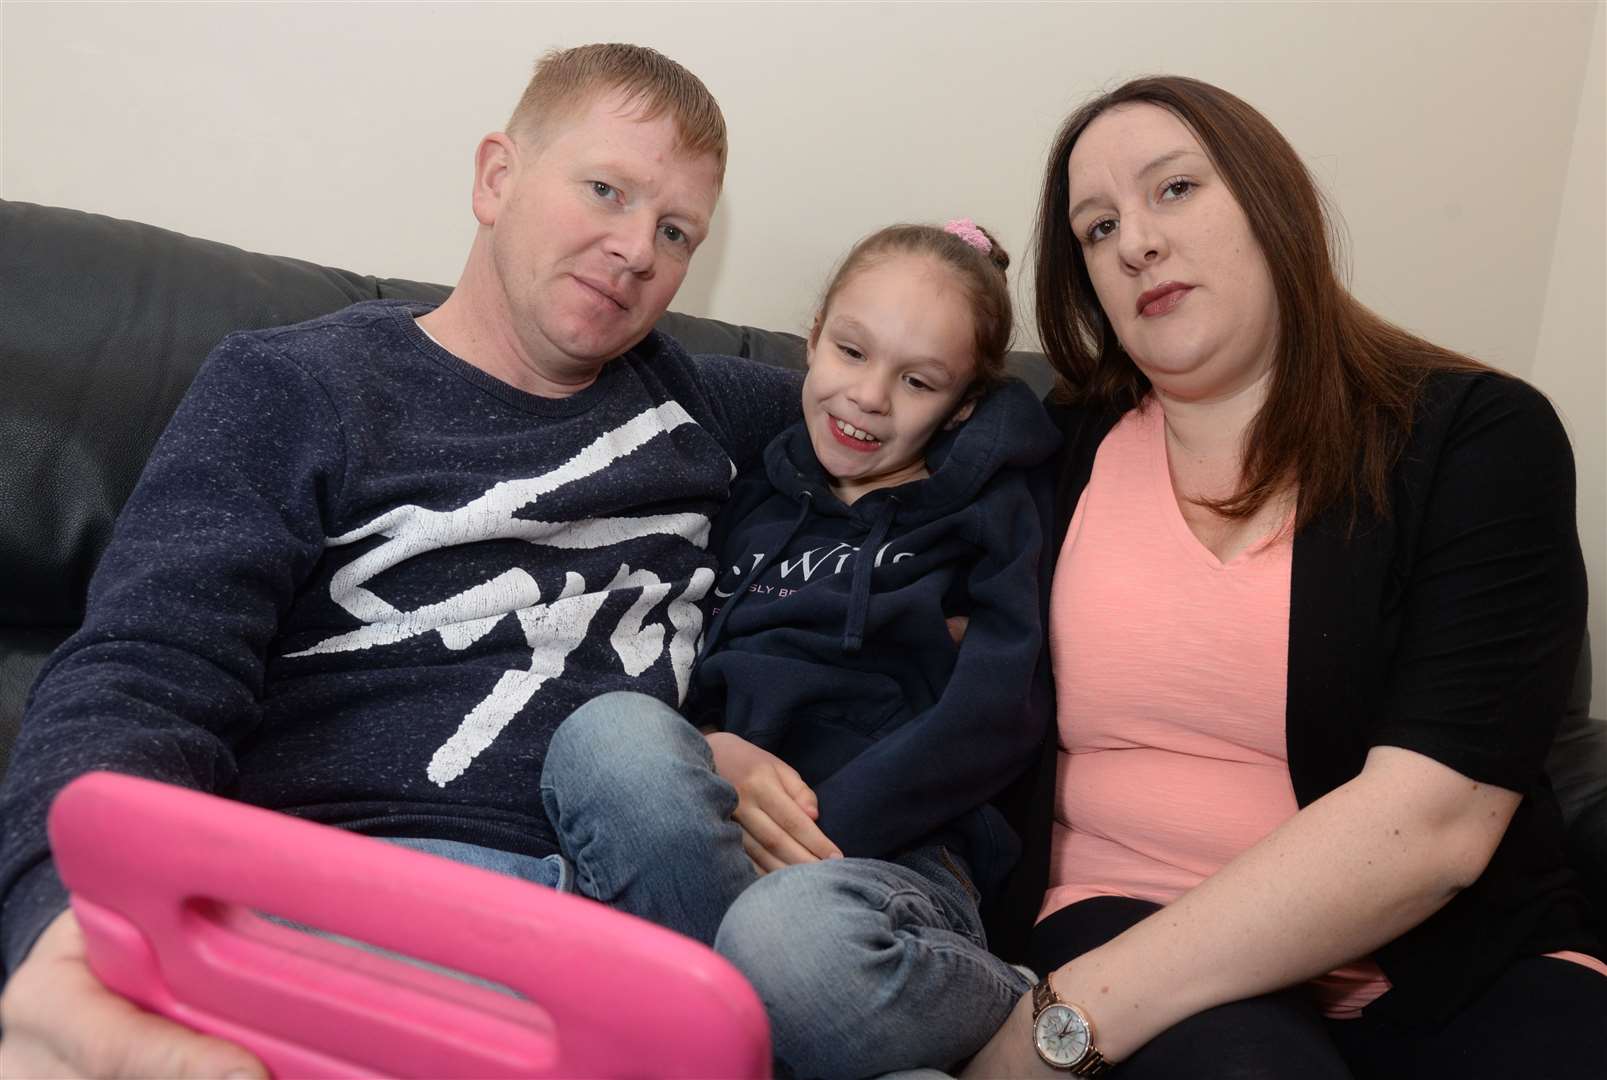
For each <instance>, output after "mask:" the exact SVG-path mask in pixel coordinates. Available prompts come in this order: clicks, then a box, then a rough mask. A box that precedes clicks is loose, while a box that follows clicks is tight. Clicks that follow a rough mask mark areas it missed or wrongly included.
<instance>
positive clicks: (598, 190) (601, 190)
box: [591, 180, 614, 199]
mask: <svg viewBox="0 0 1607 1080" xmlns="http://www.w3.org/2000/svg"><path fill="white" fill-rule="evenodd" d="M591 190H592V194H593V195H596V196H597V197H598V198H599V199H611V198H613V196H614V185H612V184H605V183H603V182H602V181H601V180H593V181H592V182H591Z"/></svg>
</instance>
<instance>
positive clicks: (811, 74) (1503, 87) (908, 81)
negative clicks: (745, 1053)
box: [0, 2, 1607, 709]
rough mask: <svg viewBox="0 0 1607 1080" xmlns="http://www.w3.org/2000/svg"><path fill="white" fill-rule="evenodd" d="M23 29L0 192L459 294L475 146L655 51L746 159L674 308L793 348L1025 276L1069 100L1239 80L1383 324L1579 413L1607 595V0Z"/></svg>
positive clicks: (1596, 553)
mask: <svg viewBox="0 0 1607 1080" xmlns="http://www.w3.org/2000/svg"><path fill="white" fill-rule="evenodd" d="M0 19H3V29H0V125H3V126H0V195H4V197H6V198H11V199H25V200H33V201H39V202H46V203H54V204H60V205H68V206H76V207H81V208H84V209H89V210H95V211H100V212H104V213H109V214H114V215H118V216H123V217H131V218H136V219H139V220H143V221H148V222H152V223H155V224H160V225H165V226H168V227H171V228H176V229H179V230H182V231H185V232H189V233H192V234H195V235H200V236H206V237H210V238H213V239H220V240H225V241H229V242H231V243H236V244H239V245H241V246H244V247H248V248H254V249H258V250H265V251H273V252H280V253H285V254H293V255H298V256H302V257H304V258H309V259H314V260H317V261H321V262H329V263H335V264H339V265H344V266H348V267H351V268H353V269H359V270H363V271H368V272H375V273H382V274H392V275H398V276H407V277H416V278H423V279H427V280H438V281H451V280H454V279H455V278H456V276H457V272H458V269H459V267H460V261H461V259H462V256H463V253H464V252H465V250H466V248H467V243H468V239H469V236H470V233H471V230H472V219H471V218H470V215H469V207H468V197H467V196H468V182H469V168H470V159H471V155H472V153H473V149H474V145H475V142H476V141H477V139H478V137H479V136H480V134H482V133H483V132H484V131H487V130H490V129H493V128H496V127H498V126H499V125H500V124H501V122H502V120H503V119H504V117H505V115H506V113H507V110H508V109H509V107H510V106H511V104H512V102H513V100H514V99H515V98H516V96H517V94H518V92H519V90H520V88H521V87H522V85H523V83H524V81H525V79H526V77H527V76H528V72H529V65H530V62H531V60H532V59H533V57H534V56H535V55H536V54H538V53H539V52H541V51H542V50H544V49H546V48H549V47H552V46H557V45H568V44H575V43H579V42H583V41H591V40H605V39H613V40H618V39H623V40H632V41H640V42H643V43H646V44H651V45H655V46H657V47H659V48H661V49H663V50H665V51H666V52H668V53H670V54H671V55H673V56H675V57H677V58H678V59H680V60H682V61H683V62H684V63H686V64H687V65H688V66H690V67H691V68H693V69H694V70H695V71H697V72H698V73H699V74H701V75H702V76H703V78H704V79H705V81H707V82H708V83H709V85H710V87H711V88H712V89H713V90H714V92H715V93H716V95H717V96H718V97H719V98H720V99H721V101H722V102H723V104H724V105H725V107H726V110H727V118H728V120H729V122H730V125H731V128H732V135H733V152H732V160H731V167H730V172H729V175H728V180H727V189H726V196H725V198H724V200H723V201H722V205H721V210H720V214H719V215H718V217H717V220H716V228H715V231H714V235H713V236H712V237H711V239H710V241H709V243H708V244H707V245H706V246H705V248H704V249H703V251H702V252H700V254H699V256H698V260H697V265H696V266H695V269H694V271H693V274H692V276H691V278H690V279H689V280H688V283H687V285H686V287H685V288H684V289H683V291H682V294H681V297H680V301H679V303H678V304H677V306H678V307H679V308H680V309H682V310H686V311H692V312H698V313H705V314H711V315H714V316H716V317H719V318H725V319H730V320H734V321H742V322H751V323H756V324H760V325H765V326H771V327H777V328H791V329H797V328H800V327H802V326H803V325H804V324H805V323H806V321H807V319H808V317H809V314H810V311H811V307H812V304H813V301H814V298H815V297H816V295H817V293H818V290H819V287H820V283H821V280H822V278H823V276H824V275H825V273H826V271H827V269H828V267H829V266H830V264H831V263H832V261H833V260H834V259H836V258H837V257H838V256H839V255H840V254H841V252H842V251H843V250H844V248H845V247H846V246H847V245H848V244H849V243H850V242H851V241H852V240H853V239H854V238H855V237H856V236H857V235H859V234H861V233H863V232H865V231H867V230H869V229H871V228H874V227H876V226H878V225H881V224H884V223H886V222H888V221H892V220H898V219H909V218H914V219H943V218H946V217H951V216H956V215H962V214H963V215H969V216H972V217H975V218H976V219H977V220H979V221H982V222H983V223H985V224H987V225H988V226H989V227H990V228H992V229H993V230H994V231H995V232H996V233H998V234H999V235H1000V236H1001V237H1002V238H1003V240H1004V242H1005V244H1006V246H1007V247H1009V248H1010V249H1011V250H1012V252H1014V253H1016V254H1017V256H1018V264H1019V265H1024V264H1025V263H1026V261H1027V260H1026V259H1025V255H1026V250H1025V248H1026V241H1027V239H1028V236H1029V231H1030V222H1031V218H1032V214H1033V206H1034V200H1035V197H1036V191H1037V187H1038V183H1039V170H1040V168H1041V157H1042V154H1043V152H1044V149H1045V146H1046V143H1047V141H1048V140H1049V138H1050V136H1051V134H1052V132H1053V129H1054V127H1055V125H1056V123H1057V122H1058V120H1059V119H1061V118H1062V117H1063V116H1064V115H1065V113H1066V112H1067V111H1068V110H1069V108H1070V107H1071V106H1072V105H1074V104H1075V103H1076V102H1077V101H1079V100H1080V99H1082V98H1083V97H1084V96H1086V95H1087V94H1088V93H1090V92H1091V91H1093V90H1096V89H1098V88H1100V87H1102V86H1106V85H1109V84H1112V83H1114V82H1115V81H1117V80H1119V79H1121V78H1124V77H1127V76H1130V75H1134V74H1139V73H1142V72H1149V71H1176V72H1181V73H1185V74H1192V75H1198V76H1200V77H1203V78H1206V79H1209V80H1212V81H1214V82H1218V83H1221V84H1222V85H1224V86H1227V87H1229V88H1230V89H1232V90H1234V91H1235V92H1237V93H1239V94H1240V95H1241V96H1243V97H1245V98H1247V99H1248V100H1249V101H1250V102H1252V103H1253V104H1255V105H1256V106H1258V107H1259V108H1261V109H1262V110H1263V111H1265V112H1266V113H1267V114H1268V115H1269V116H1270V117H1271V118H1272V119H1273V121H1274V122H1275V123H1277V124H1278V125H1279V126H1280V127H1281V128H1282V129H1283V130H1284V131H1285V132H1286V133H1287V134H1288V135H1289V136H1290V138H1291V139H1292V140H1293V142H1294V143H1295V145H1296V146H1297V147H1298V148H1299V149H1300V150H1301V151H1302V152H1303V153H1304V154H1305V155H1306V157H1307V160H1308V161H1309V162H1310V163H1311V165H1312V167H1313V169H1314V171H1315V172H1316V173H1317V175H1318V177H1319V178H1320V179H1321V181H1322V182H1323V183H1324V184H1325V185H1326V186H1327V188H1328V190H1329V192H1330V193H1331V194H1332V195H1333V197H1334V199H1335V202H1336V203H1337V205H1338V207H1339V208H1340V210H1341V212H1342V213H1343V215H1344V217H1345V220H1346V222H1347V223H1348V227H1349V234H1350V238H1351V253H1352V269H1353V273H1352V281H1353V284H1354V287H1355V289H1356V291H1357V292H1358V294H1359V295H1361V296H1362V297H1363V299H1365V300H1366V301H1367V302H1368V303H1370V304H1372V305H1373V306H1375V307H1376V308H1378V309H1379V310H1380V311H1382V312H1383V313H1384V314H1386V315H1388V316H1389V317H1391V318H1393V319H1395V320H1397V321H1399V322H1401V323H1403V324H1405V325H1407V326H1409V327H1411V328H1412V329H1414V330H1417V331H1419V332H1421V333H1423V334H1425V335H1427V336H1429V337H1431V338H1434V339H1435V340H1438V341H1442V342H1444V343H1446V344H1448V345H1451V346H1454V347H1457V348H1461V349H1465V350H1468V351H1471V352H1473V353H1475V354H1477V355H1479V356H1481V357H1483V358H1485V359H1487V360H1490V361H1491V362H1493V363H1496V364H1498V365H1500V366H1502V367H1506V368H1508V369H1510V370H1512V371H1515V372H1517V373H1519V374H1522V375H1525V376H1528V377H1532V378H1534V379H1535V381H1537V382H1538V383H1539V384H1540V385H1541V387H1542V388H1543V389H1545V390H1547V392H1548V393H1550V394H1551V395H1552V397H1553V399H1554V400H1556V401H1557V403H1558V405H1559V407H1561V408H1562V410H1563V411H1564V413H1565V415H1566V418H1567V421H1568V423H1569V427H1570V430H1571V432H1572V433H1573V436H1574V439H1575V442H1576V446H1577V448H1578V451H1579V454H1580V459H1581V462H1580V479H1581V487H1580V509H1581V525H1582V528H1583V529H1584V532H1585V543H1586V547H1587V552H1588V554H1589V558H1590V560H1591V574H1592V579H1593V585H1594V588H1595V591H1596V592H1597V594H1598V595H1601V594H1602V593H1603V592H1604V591H1607V553H1604V546H1607V544H1604V538H1603V529H1604V525H1603V522H1604V520H1607V480H1604V462H1607V448H1604V445H1607V444H1604V432H1607V392H1604V390H1603V365H1604V342H1603V336H1604V335H1603V326H1602V309H1603V303H1604V293H1607V287H1604V284H1603V266H1602V263H1603V241H1602V237H1601V206H1602V202H1603V199H1604V197H1607V191H1604V188H1607V181H1604V178H1603V165H1602V154H1601V132H1602V118H1601V109H1602V96H1603V87H1602V74H1601V70H1602V69H1601V64H1602V62H1601V40H1602V35H1603V33H1604V29H1603V17H1602V5H1601V4H1600V3H1587V2H1581V3H1422V4H1393V3H1365V2H1362V3H1331V4H1330V3H1228V4H1217V3H1187V4H1138V3H1128V4H987V5H983V4H941V5H939V4H896V5H886V4H857V5H844V4H830V5H809V4H784V3H749V4H712V3H695V4H693V3H689V4H624V3H609V4H531V5H508V4H477V3H457V4H445V3H443V4H362V5H359V4H344V3H323V4H296V3H272V4H245V3H240V4H111V5H104V4H17V3H12V4H7V5H6V6H5V7H4V9H3V11H0ZM1587 65H1588V69H1587ZM1592 229H1594V232H1592V231H1591V230H1592ZM1018 294H1022V298H1023V299H1024V300H1025V299H1027V297H1025V295H1024V291H1023V290H1021V289H1020V288H1019V280H1018ZM1028 336H1029V337H1030V331H1029V334H1028ZM1595 609H1596V614H1595V615H1594V617H1593V622H1592V631H1593V635H1594V637H1595V640H1596V643H1597V646H1598V650H1600V649H1601V648H1603V647H1607V624H1604V621H1603V616H1602V614H1601V612H1602V611H1603V610H1604V609H1607V602H1602V603H1598V604H1597V605H1595ZM1600 655H1602V654H1601V653H1600V652H1599V651H1598V656H1600ZM1599 668H1600V669H1601V670H1603V672H1604V676H1603V678H1601V679H1599V680H1598V684H1599V685H1600V687H1601V688H1599V689H1598V691H1597V701H1598V702H1604V703H1607V662H1604V663H1603V664H1601V665H1599ZM1602 707H1603V706H1601V705H1598V709H1600V708H1602Z"/></svg>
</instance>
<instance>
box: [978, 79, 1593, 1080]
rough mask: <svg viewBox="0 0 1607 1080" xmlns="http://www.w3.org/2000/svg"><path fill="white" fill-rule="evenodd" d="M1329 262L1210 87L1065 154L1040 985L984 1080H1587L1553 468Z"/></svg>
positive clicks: (1489, 376) (1531, 418) (1562, 483)
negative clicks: (1053, 729)
mask: <svg viewBox="0 0 1607 1080" xmlns="http://www.w3.org/2000/svg"><path fill="white" fill-rule="evenodd" d="M1326 235H1327V233H1326V222H1325V219H1324V216H1323V210H1322V206H1321V201H1320V198H1319V196H1318V194H1317V192H1316V189H1315V186H1314V185H1313V183H1312V181H1311V178H1310V176H1309V175H1308V174H1307V172H1306V170H1305V168H1304V166H1303V165H1302V164H1301V162H1300V160H1299V158H1298V156H1297V155H1296V154H1295V152H1294V151H1293V149H1292V148H1291V147H1290V146H1289V144H1288V143H1287V142H1286V141H1285V140H1284V139H1283V138H1282V136H1280V135H1279V134H1278V132H1277V131H1276V129H1274V128H1273V127H1272V125H1271V124H1270V123H1268V122H1267V120H1266V119H1265V118H1264V117H1262V116H1261V115H1260V114H1259V113H1257V112H1255V111H1254V110H1253V109H1251V108H1250V107H1249V106H1247V105H1246V104H1244V103H1243V102H1241V101H1239V100H1238V99H1237V98H1235V97H1233V96H1232V95H1230V94H1228V93H1226V92H1224V91H1222V90H1219V89H1217V88H1215V87H1212V86H1209V85H1206V84H1204V83H1200V82H1197V81H1194V80H1190V79H1183V78H1154V79H1141V80H1137V81H1135V82H1131V83H1128V84H1126V85H1124V86H1122V87H1121V88H1119V89H1117V90H1115V91H1114V92H1112V93H1110V94H1108V95H1105V96H1103V97H1101V98H1099V99H1097V100H1095V101H1093V102H1091V103H1089V104H1088V105H1086V106H1084V107H1083V108H1082V109H1080V110H1079V111H1078V112H1077V113H1075V114H1074V115H1073V116H1072V117H1071V118H1070V119H1069V120H1068V121H1067V122H1066V124H1065V125H1064V127H1063V128H1062V129H1061V132H1060V135H1059V137H1058V139H1057V141H1056V144H1055V148H1054V151H1053V153H1052V154H1051V157H1050V161H1049V166H1048V175H1047V179H1046V182H1045V187H1044V196H1043V203H1042V206H1041V209H1040V223H1039V238H1038V239H1039V263H1038V273H1037V294H1038V316H1039V323H1040V328H1041V331H1042V336H1043V341H1044V346H1045V350H1046V352H1047V353H1048V354H1049V357H1050V360H1051V363H1052V364H1053V365H1054V366H1055V368H1056V371H1057V372H1058V373H1059V375H1060V383H1059V389H1058V397H1059V399H1060V400H1061V401H1062V402H1063V407H1062V408H1061V409H1060V410H1059V411H1058V413H1057V420H1058V422H1059V423H1060V424H1061V427H1062V429H1063V431H1064V432H1065V436H1066V449H1065V451H1064V452H1063V456H1062V459H1061V462H1060V470H1061V472H1060V476H1059V489H1058V498H1059V510H1058V522H1057V525H1058V528H1059V529H1060V530H1061V535H1060V538H1059V541H1058V545H1059V551H1060V554H1059V560H1058V563H1057V568H1056V572H1055V576H1054V580H1053V587H1052V591H1051V597H1050V627H1051V642H1052V644H1051V648H1052V655H1053V661H1054V674H1055V684H1056V692H1057V695H1058V699H1059V700H1058V717H1059V725H1060V751H1061V752H1060V754H1059V755H1058V757H1059V776H1058V779H1057V781H1056V783H1055V795H1054V808H1055V821H1054V825H1053V830H1052V833H1053V835H1052V839H1051V842H1050V844H1049V847H1050V850H1051V855H1050V888H1049V890H1048V892H1047V894H1046V896H1045V899H1044V905H1043V910H1042V912H1041V919H1042V921H1041V922H1040V923H1039V924H1038V926H1037V928H1036V929H1035V931H1034V934H1033V944H1032V955H1031V958H1030V960H1031V963H1032V966H1033V968H1034V970H1036V971H1038V972H1048V973H1050V974H1049V978H1048V980H1047V981H1046V982H1045V983H1041V984H1040V985H1039V987H1038V988H1037V989H1035V991H1034V992H1033V993H1032V994H1029V995H1027V996H1026V997H1024V998H1023V999H1022V1001H1021V1002H1020V1003H1019V1004H1018V1005H1017V1008H1016V1010H1015V1012H1014V1013H1012V1015H1011V1018H1010V1020H1009V1021H1008V1022H1007V1023H1006V1024H1005V1026H1004V1027H1003V1028H1002V1029H1001V1030H1000V1032H999V1033H998V1034H997V1035H996V1036H995V1037H994V1039H993V1041H992V1042H990V1043H989V1045H988V1047H987V1048H986V1049H985V1050H984V1051H983V1053H982V1054H980V1055H978V1057H977V1058H976V1059H974V1061H973V1063H972V1066H971V1071H972V1072H974V1073H976V1074H979V1075H990V1076H997V1075H1007V1074H1011V1075H1032V1074H1043V1075H1053V1074H1054V1073H1055V1072H1056V1071H1057V1070H1056V1068H1055V1067H1052V1065H1051V1063H1053V1065H1055V1066H1058V1067H1059V1069H1060V1070H1063V1071H1071V1072H1074V1073H1077V1074H1079V1075H1094V1074H1096V1073H1097V1072H1099V1071H1102V1068H1103V1067H1104V1065H1105V1063H1107V1062H1114V1063H1119V1064H1120V1068H1119V1070H1118V1073H1117V1075H1120V1076H1132V1077H1148V1076H1190V1077H1198V1076H1217V1075H1221V1076H1228V1075H1231V1076H1235V1077H1249V1076H1268V1077H1284V1076H1296V1075H1300V1076H1306V1077H1323V1076H1336V1077H1338V1076H1347V1075H1351V1074H1352V1073H1353V1074H1354V1075H1357V1076H1364V1077H1370V1076H1390V1075H1401V1076H1442V1075H1451V1076H1458V1077H1466V1076H1492V1077H1494V1076H1502V1077H1511V1076H1524V1077H1534V1076H1540V1075H1552V1076H1594V1075H1602V1074H1603V1073H1602V1070H1603V1068H1604V1066H1607V1034H1604V1028H1607V1025H1604V1024H1602V1023H1601V1021H1602V1019H1603V1018H1607V967H1604V966H1603V965H1602V964H1601V962H1600V960H1599V959H1598V958H1600V957H1601V956H1603V952H1602V949H1601V947H1600V945H1599V943H1598V942H1596V941H1595V939H1594V938H1593V937H1592V936H1591V934H1590V932H1589V931H1588V930H1587V929H1586V914H1585V910H1584V907H1583V902H1582V898H1581V897H1580V895H1579V894H1578V892H1577V890H1576V889H1575V887H1574V884H1573V880H1572V878H1571V876H1570V874H1569V872H1568V871H1567V870H1566V869H1564V867H1563V862H1562V855H1561V835H1560V822H1559V820H1558V817H1557V811H1556V806H1555V802H1554V800H1553V799H1552V798H1551V796H1550V794H1549V791H1548V790H1547V789H1546V788H1545V787H1544V782H1543V780H1542V778H1541V764H1542V762H1543V759H1544V756H1545V751H1546V748H1547V747H1548V746H1549V744H1550V742H1551V738H1552V735H1553V732H1554V730H1555V726H1556V723H1557V720H1558V718H1559V717H1560V715H1561V711H1562V705H1563V700H1564V697H1565V694H1566V688H1567V687H1568V685H1569V682H1570V680H1571V677H1572V675H1573V672H1574V664H1575V661H1576V659H1577V656H1578V649H1579V641H1580V636H1581V633H1582V627H1583V620H1584V611H1585V584H1584V569H1583V563H1582V560H1581V557H1580V553H1579V544H1578V537H1577V534H1576V531H1575V525H1574V518H1573V512H1574V487H1573V485H1574V477H1573V462H1572V455H1571V452H1570V450H1569V447H1568V443H1567V439H1566V437H1565V435H1564V434H1563V432H1562V428H1561V426H1560V424H1559V423H1558V421H1557V418H1556V416H1555V414H1554V413H1553V411H1552V410H1551V408H1550V406H1549V405H1548V404H1547V403H1546V401H1545V400H1544V399H1543V398H1542V397H1541V396H1540V395H1539V394H1538V393H1537V392H1535V391H1534V390H1532V389H1531V388H1529V387H1528V386H1526V385H1524V384H1523V383H1522V382H1520V381H1518V380H1516V379H1512V378H1508V377H1506V376H1503V375H1500V374H1498V373H1496V372H1493V371H1491V370H1489V369H1487V368H1485V367H1483V366H1482V365H1480V364H1478V363H1477V362H1475V361H1472V360H1469V359H1467V358H1465V357H1462V356H1458V355H1456V354H1454V353H1451V352H1448V351H1446V350H1444V349H1440V348H1438V347H1436V346H1433V345H1430V344H1429V343H1427V342H1424V341H1421V340H1419V339H1417V338H1415V337H1413V336H1412V335H1410V334H1408V333H1406V332H1404V331H1402V330H1400V329H1398V328H1396V327H1392V326H1390V325H1388V324H1386V323H1384V322H1383V321H1382V320H1380V319H1379V318H1378V317H1377V316H1375V315H1373V314H1372V313H1371V312H1369V311H1367V310H1366V309H1365V308H1363V307H1361V306H1360V305H1359V304H1358V303H1357V302H1356V301H1355V300H1354V299H1352V298H1351V297H1350V296H1349V295H1348V293H1346V292H1345V290H1344V289H1343V287H1342V286H1341V285H1340V284H1339V282H1338V280H1337V278H1336V275H1335V273H1334V271H1333V269H1332V266H1331V264H1330V261H1329V252H1328V248H1327V241H1326Z"/></svg>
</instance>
